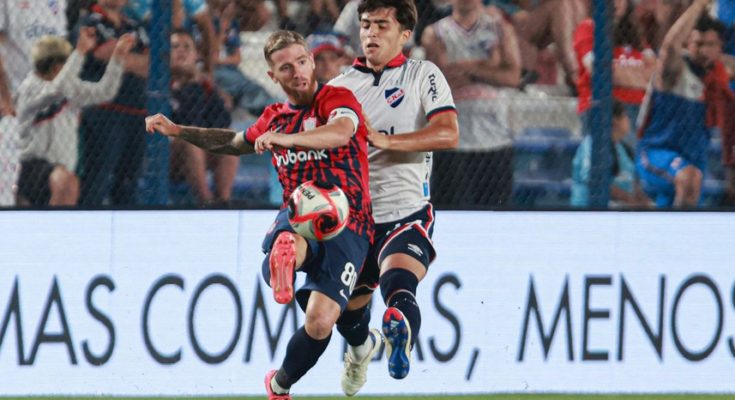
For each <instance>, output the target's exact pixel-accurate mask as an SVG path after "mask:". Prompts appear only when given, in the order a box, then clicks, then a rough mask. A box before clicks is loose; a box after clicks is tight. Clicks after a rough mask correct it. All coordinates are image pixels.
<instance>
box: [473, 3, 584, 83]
mask: <svg viewBox="0 0 735 400" xmlns="http://www.w3.org/2000/svg"><path fill="white" fill-rule="evenodd" d="M488 3H489V5H490V10H489V12H491V13H497V12H502V13H503V14H504V15H506V16H507V18H508V19H509V20H510V21H512V23H513V27H514V28H515V30H516V32H517V34H518V37H519V46H520V49H521V59H522V60H523V69H524V70H526V71H534V69H535V68H536V61H537V58H538V53H539V50H541V49H544V48H546V47H548V46H549V45H550V44H552V43H553V44H554V50H555V52H556V58H557V60H558V61H559V63H561V65H562V67H563V68H564V73H565V78H566V83H567V85H569V87H570V89H572V91H574V89H575V88H576V86H575V85H576V82H577V74H578V70H577V62H576V60H575V58H574V50H573V48H572V34H573V33H574V28H575V27H576V26H577V25H578V24H579V23H580V22H581V21H582V20H583V19H584V18H586V17H587V15H588V14H589V1H588V0H539V1H528V0H513V1H511V0H488Z"/></svg>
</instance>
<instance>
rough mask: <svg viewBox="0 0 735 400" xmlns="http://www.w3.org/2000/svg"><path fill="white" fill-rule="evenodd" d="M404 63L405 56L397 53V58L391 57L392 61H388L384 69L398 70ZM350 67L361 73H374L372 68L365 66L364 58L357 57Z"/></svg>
mask: <svg viewBox="0 0 735 400" xmlns="http://www.w3.org/2000/svg"><path fill="white" fill-rule="evenodd" d="M405 63H406V56H404V55H403V53H402V52H401V53H398V55H397V56H395V57H393V59H392V60H390V61H388V64H385V69H389V68H398V67H400V66H402V65H403V64H405ZM352 66H353V67H354V68H355V69H357V70H358V71H362V72H375V71H373V69H372V68H370V67H368V66H367V61H366V60H365V57H358V58H356V59H355V61H354V62H353V63H352Z"/></svg>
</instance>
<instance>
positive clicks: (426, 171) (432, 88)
mask: <svg viewBox="0 0 735 400" xmlns="http://www.w3.org/2000/svg"><path fill="white" fill-rule="evenodd" d="M329 84H330V85H333V86H342V87H346V88H348V89H350V90H352V92H353V93H354V94H355V97H357V100H358V101H360V103H361V104H362V109H363V113H364V114H365V116H366V117H367V119H368V121H369V122H370V124H371V125H372V126H373V128H375V129H377V130H379V131H381V132H382V133H384V134H386V135H400V134H403V133H410V132H414V131H416V130H419V129H421V128H423V127H424V126H426V124H427V123H428V121H429V120H430V119H431V118H432V117H433V116H435V115H438V114H440V113H443V112H456V110H455V107H454V100H453V99H452V93H451V91H450V90H449V85H448V84H447V80H446V78H444V74H442V72H441V71H440V70H439V68H438V67H437V66H436V65H434V64H433V63H431V62H429V61H418V60H413V59H407V58H406V57H404V56H403V55H402V54H401V55H399V56H398V57H396V58H395V59H393V60H392V61H391V62H389V63H388V65H387V66H386V67H385V69H384V70H383V72H382V73H375V72H373V71H372V70H371V69H370V68H368V67H367V66H366V65H365V63H364V59H358V60H357V61H355V63H354V64H353V66H352V67H351V68H349V69H348V70H347V71H345V72H344V73H342V74H341V75H339V76H338V77H336V78H334V79H333V80H332V81H331V82H329ZM368 161H369V164H370V195H371V196H372V200H373V218H374V219H375V222H376V223H384V222H391V221H395V220H398V219H401V218H404V217H406V216H408V215H410V214H412V213H414V212H416V211H418V210H420V209H421V208H422V207H424V206H425V205H426V204H427V203H428V201H429V180H430V178H431V165H432V153H431V152H399V151H388V150H380V149H377V148H374V147H370V148H369V150H368Z"/></svg>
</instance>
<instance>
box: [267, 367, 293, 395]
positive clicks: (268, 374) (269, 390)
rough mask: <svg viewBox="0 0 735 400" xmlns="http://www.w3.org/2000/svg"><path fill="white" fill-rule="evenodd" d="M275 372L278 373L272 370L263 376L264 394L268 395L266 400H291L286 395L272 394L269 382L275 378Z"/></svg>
mask: <svg viewBox="0 0 735 400" xmlns="http://www.w3.org/2000/svg"><path fill="white" fill-rule="evenodd" d="M276 372H278V371H277V370H275V369H273V370H270V371H268V373H267V374H265V392H266V394H268V400H291V395H290V394H288V393H284V394H277V393H274V392H273V388H272V387H271V380H273V377H274V376H276Z"/></svg>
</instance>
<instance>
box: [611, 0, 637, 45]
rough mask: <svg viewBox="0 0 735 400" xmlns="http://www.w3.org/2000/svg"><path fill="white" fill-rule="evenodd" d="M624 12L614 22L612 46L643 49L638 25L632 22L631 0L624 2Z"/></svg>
mask: <svg viewBox="0 0 735 400" xmlns="http://www.w3.org/2000/svg"><path fill="white" fill-rule="evenodd" d="M625 4H626V6H625V7H626V8H625V14H623V16H622V17H621V18H620V20H619V21H618V23H617V24H615V28H614V33H613V45H614V46H631V47H633V48H634V49H636V50H643V43H642V42H641V37H640V35H639V32H638V27H637V26H636V25H635V24H634V23H633V4H632V3H631V0H628V1H626V2H625Z"/></svg>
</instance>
